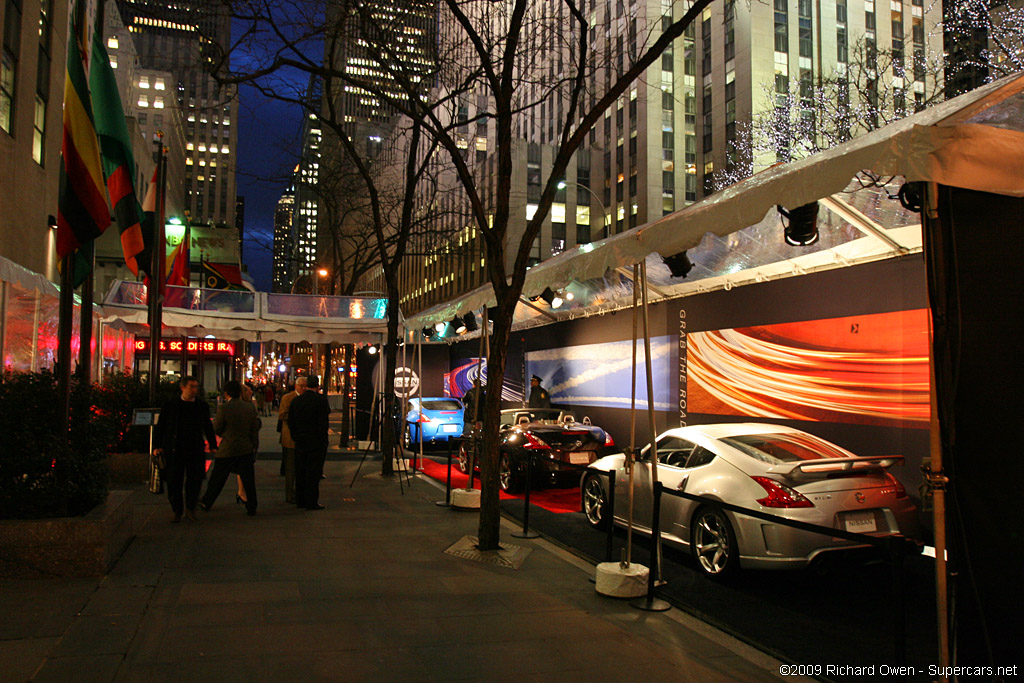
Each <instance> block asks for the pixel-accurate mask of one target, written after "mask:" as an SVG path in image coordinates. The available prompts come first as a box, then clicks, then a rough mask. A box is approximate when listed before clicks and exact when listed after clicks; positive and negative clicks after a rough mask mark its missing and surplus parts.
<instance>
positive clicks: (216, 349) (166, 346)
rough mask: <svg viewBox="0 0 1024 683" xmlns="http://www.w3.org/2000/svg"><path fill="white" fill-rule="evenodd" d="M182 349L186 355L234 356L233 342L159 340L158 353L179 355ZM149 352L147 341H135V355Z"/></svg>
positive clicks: (217, 340) (137, 339) (215, 340)
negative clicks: (201, 353) (200, 353)
mask: <svg viewBox="0 0 1024 683" xmlns="http://www.w3.org/2000/svg"><path fill="white" fill-rule="evenodd" d="M182 349H184V350H186V351H187V352H188V353H199V352H200V351H202V352H203V353H204V354H206V355H208V356H234V355H235V342H231V341H221V340H219V339H189V340H187V341H186V340H184V339H161V340H160V351H161V352H167V353H181V352H182ZM148 350H149V340H148V339H139V338H136V340H135V353H146V352H147V351H148Z"/></svg>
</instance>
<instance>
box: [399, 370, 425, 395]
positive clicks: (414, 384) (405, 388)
mask: <svg viewBox="0 0 1024 683" xmlns="http://www.w3.org/2000/svg"><path fill="white" fill-rule="evenodd" d="M419 390H420V378H419V375H417V374H416V373H415V372H413V369H412V368H402V367H399V368H395V395H396V396H398V397H399V398H409V397H410V396H415V395H416V393H417V392H418V391H419Z"/></svg>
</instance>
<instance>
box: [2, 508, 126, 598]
mask: <svg viewBox="0 0 1024 683" xmlns="http://www.w3.org/2000/svg"><path fill="white" fill-rule="evenodd" d="M132 512H133V505H132V502H131V491H111V492H110V494H109V495H108V496H107V501H106V502H105V503H102V504H101V505H98V506H96V507H95V508H93V509H92V510H91V511H90V512H89V513H87V514H85V515H83V516H82V517H58V518H54V519H5V520H0V577H4V578H42V577H85V576H102V575H103V574H106V573H107V571H108V570H109V569H110V568H111V567H112V566H113V565H114V562H116V561H117V558H118V557H120V556H121V553H123V552H124V550H125V548H127V547H128V543H129V542H130V541H131V539H132V537H133V536H134V532H133V524H132Z"/></svg>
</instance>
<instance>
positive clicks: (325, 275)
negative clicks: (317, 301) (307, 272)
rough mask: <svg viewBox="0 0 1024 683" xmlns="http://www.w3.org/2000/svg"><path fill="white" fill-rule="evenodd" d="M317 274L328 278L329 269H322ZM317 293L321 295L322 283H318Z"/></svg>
mask: <svg viewBox="0 0 1024 683" xmlns="http://www.w3.org/2000/svg"><path fill="white" fill-rule="evenodd" d="M316 273H317V275H319V276H320V277H322V278H325V277H327V269H326V268H321V269H320V270H318V271H316ZM316 291H317V293H318V294H319V293H320V283H319V282H317V283H316Z"/></svg>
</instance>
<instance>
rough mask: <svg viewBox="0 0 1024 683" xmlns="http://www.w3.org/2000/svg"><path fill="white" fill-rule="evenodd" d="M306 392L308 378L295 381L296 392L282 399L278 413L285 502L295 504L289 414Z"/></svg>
mask: <svg viewBox="0 0 1024 683" xmlns="http://www.w3.org/2000/svg"><path fill="white" fill-rule="evenodd" d="M305 391H306V378H305V377H299V378H298V379H296V380H295V390H294V391H290V392H288V393H287V394H285V395H284V396H282V397H281V409H280V410H279V411H278V413H277V431H279V432H280V433H281V466H282V468H283V474H284V500H285V502H286V503H294V502H295V439H293V438H292V430H291V427H289V426H288V413H289V411H290V410H291V405H292V401H293V400H295V397H296V396H299V395H301V394H303V393H305Z"/></svg>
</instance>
